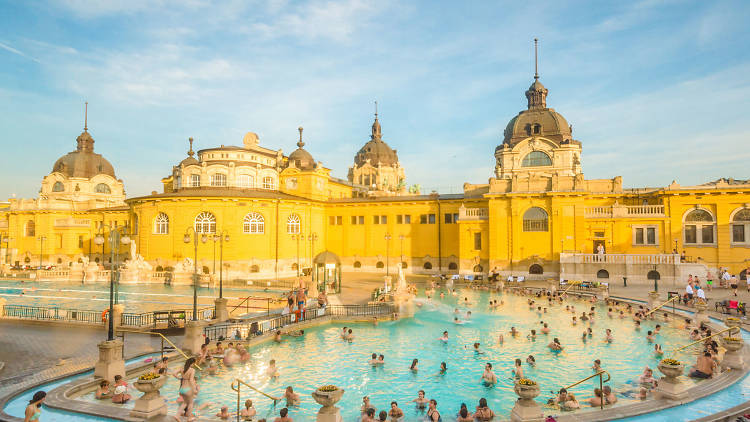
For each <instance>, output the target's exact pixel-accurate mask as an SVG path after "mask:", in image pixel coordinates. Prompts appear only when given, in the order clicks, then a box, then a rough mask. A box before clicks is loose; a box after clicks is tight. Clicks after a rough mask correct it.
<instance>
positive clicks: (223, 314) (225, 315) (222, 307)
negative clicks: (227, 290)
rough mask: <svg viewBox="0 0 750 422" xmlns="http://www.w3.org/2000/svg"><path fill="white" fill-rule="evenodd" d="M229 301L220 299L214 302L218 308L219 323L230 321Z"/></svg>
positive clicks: (217, 317)
mask: <svg viewBox="0 0 750 422" xmlns="http://www.w3.org/2000/svg"><path fill="white" fill-rule="evenodd" d="M227 302H228V300H227V299H226V298H224V297H222V298H218V299H216V300H215V301H214V304H215V306H216V319H217V320H218V321H219V322H224V321H226V320H228V319H229V311H228V310H227Z"/></svg>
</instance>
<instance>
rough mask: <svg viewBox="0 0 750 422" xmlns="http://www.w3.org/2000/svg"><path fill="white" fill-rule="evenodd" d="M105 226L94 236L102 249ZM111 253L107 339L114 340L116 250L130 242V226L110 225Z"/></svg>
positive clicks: (95, 241) (117, 269)
mask: <svg viewBox="0 0 750 422" xmlns="http://www.w3.org/2000/svg"><path fill="white" fill-rule="evenodd" d="M105 227H106V226H102V228H101V229H102V230H101V232H100V233H99V234H97V235H96V237H95V238H94V243H96V244H97V245H102V251H104V232H105ZM120 231H122V233H120ZM108 240H109V254H110V262H111V264H110V267H109V317H108V319H109V325H108V328H107V340H108V341H112V340H114V339H115V323H114V318H112V316H113V314H114V310H113V308H114V296H115V275H116V274H115V272H116V271H119V268H118V267H117V255H118V254H116V253H115V252H116V251H117V250H118V249H119V245H120V244H123V245H127V244H129V243H130V236H128V226H121V227H110V228H109V236H108Z"/></svg>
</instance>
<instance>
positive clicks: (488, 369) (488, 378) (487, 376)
mask: <svg viewBox="0 0 750 422" xmlns="http://www.w3.org/2000/svg"><path fill="white" fill-rule="evenodd" d="M481 381H482V382H483V383H485V384H495V383H497V375H495V373H494V372H492V364H491V363H489V362H487V364H485V365H484V373H483V374H482V379H481Z"/></svg>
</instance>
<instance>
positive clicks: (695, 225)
mask: <svg viewBox="0 0 750 422" xmlns="http://www.w3.org/2000/svg"><path fill="white" fill-rule="evenodd" d="M715 229H716V224H715V223H714V217H713V216H712V215H711V213H709V212H708V211H706V210H704V209H701V208H696V209H694V210H692V211H690V212H689V213H688V214H687V215H686V216H685V223H684V225H683V232H684V242H685V244H686V245H711V244H714V238H715V236H714V231H715Z"/></svg>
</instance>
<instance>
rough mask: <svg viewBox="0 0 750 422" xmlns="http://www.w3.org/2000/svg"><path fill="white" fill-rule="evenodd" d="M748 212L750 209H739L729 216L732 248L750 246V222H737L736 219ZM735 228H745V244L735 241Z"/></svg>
mask: <svg viewBox="0 0 750 422" xmlns="http://www.w3.org/2000/svg"><path fill="white" fill-rule="evenodd" d="M744 210H748V211H750V208H745V207H742V208H737V209H736V210H734V211H733V212H732V215H730V216H729V236H731V238H730V242H731V243H730V244H731V245H732V246H750V221H735V218H737V214H738V213H740V212H742V211H744ZM734 226H744V230H745V241H744V242H735V240H734Z"/></svg>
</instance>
